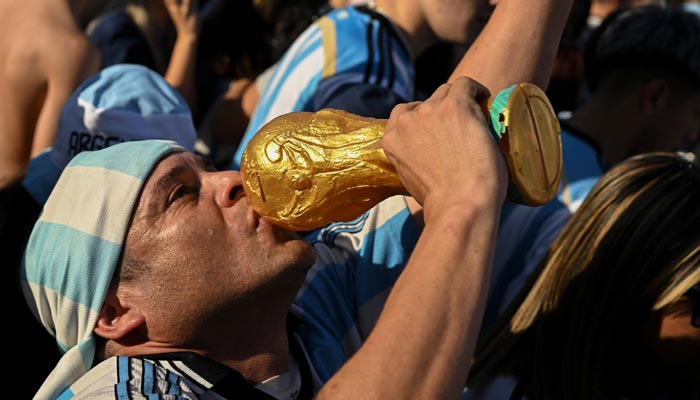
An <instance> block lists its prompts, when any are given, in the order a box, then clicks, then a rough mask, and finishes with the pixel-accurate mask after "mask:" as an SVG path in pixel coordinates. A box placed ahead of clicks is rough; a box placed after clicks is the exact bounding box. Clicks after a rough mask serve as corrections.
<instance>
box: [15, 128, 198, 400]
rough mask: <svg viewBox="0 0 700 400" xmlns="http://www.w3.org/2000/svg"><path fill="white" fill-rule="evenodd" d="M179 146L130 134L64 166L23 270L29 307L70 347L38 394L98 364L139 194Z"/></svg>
mask: <svg viewBox="0 0 700 400" xmlns="http://www.w3.org/2000/svg"><path fill="white" fill-rule="evenodd" d="M180 151H185V149H184V148H182V147H180V146H178V145H177V144H176V143H174V142H172V141H158V140H145V141H136V142H126V143H121V144H117V145H114V146H112V147H109V148H105V149H103V150H99V151H86V152H82V153H80V154H78V155H77V156H76V157H75V158H73V160H71V162H70V163H69V164H68V166H67V167H66V168H65V169H64V171H63V173H62V174H61V176H60V178H59V180H58V182H57V183H56V187H55V188H54V190H53V192H51V195H50V196H49V199H48V201H47V202H46V205H45V206H44V209H43V211H42V213H41V216H40V217H39V220H38V221H37V223H36V224H35V225H34V230H33V231H32V234H31V236H30V238H29V242H28V244H27V249H26V252H25V255H24V260H23V263H22V270H21V278H22V290H23V291H24V295H25V298H26V299H27V302H28V304H29V307H30V308H31V309H32V312H33V313H34V315H35V316H36V317H37V318H38V319H39V320H40V322H41V323H42V324H43V325H44V327H45V328H46V329H47V330H48V331H49V333H51V334H52V335H53V336H54V337H55V338H56V342H57V343H58V346H59V348H60V349H61V351H62V352H63V353H64V354H63V357H62V358H61V359H60V360H59V362H58V364H57V366H56V367H55V368H54V370H53V371H52V372H51V374H50V375H49V377H48V378H47V379H46V381H44V384H43V385H42V386H41V388H40V389H39V392H38V393H37V396H36V398H41V399H48V398H51V399H53V398H56V397H58V396H59V395H60V394H61V393H62V392H63V391H64V390H65V389H66V388H69V387H70V385H72V384H73V383H74V382H75V381H76V380H77V379H78V378H80V377H81V376H82V375H83V374H85V373H86V372H87V371H88V370H89V369H90V367H91V366H92V363H93V360H94V357H95V345H96V342H95V336H94V334H93V329H94V327H95V323H96V322H97V317H98V315H99V313H100V309H101V308H102V304H103V302H104V299H105V296H106V294H107V290H108V289H109V285H110V282H111V281H112V275H113V274H114V271H115V268H116V267H117V263H118V262H119V258H120V256H121V252H122V247H123V244H124V239H125V238H126V233H127V229H128V226H129V221H130V219H131V214H132V212H133V211H134V208H135V207H136V202H137V201H138V198H139V194H140V192H141V190H142V188H143V185H144V182H145V181H146V179H147V178H148V176H149V175H150V174H151V171H152V170H153V169H154V168H155V166H156V165H157V164H158V162H159V161H160V160H161V159H163V157H165V156H166V155H168V154H170V153H173V152H180Z"/></svg>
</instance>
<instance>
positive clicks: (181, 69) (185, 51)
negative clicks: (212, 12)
mask: <svg viewBox="0 0 700 400" xmlns="http://www.w3.org/2000/svg"><path fill="white" fill-rule="evenodd" d="M163 3H164V4H165V8H166V9H167V10H168V14H170V19H171V20H172V21H173V25H175V30H176V31H177V38H176V39H175V46H174V47H173V52H172V54H171V55H170V63H169V64H168V70H167V71H166V72H165V80H166V81H168V83H170V84H171V85H172V86H173V87H174V88H175V89H177V90H178V91H179V92H180V94H181V95H182V97H184V98H185V101H187V104H188V105H189V106H190V110H192V113H193V114H194V113H195V112H196V111H197V110H196V108H197V88H196V82H195V72H196V64H197V63H196V59H197V45H198V41H199V27H200V21H199V16H198V15H197V12H198V9H199V1H198V0H182V1H180V0H163Z"/></svg>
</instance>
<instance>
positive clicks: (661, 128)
mask: <svg viewBox="0 0 700 400" xmlns="http://www.w3.org/2000/svg"><path fill="white" fill-rule="evenodd" d="M672 93H673V92H672ZM699 139H700V93H690V94H689V93H687V92H686V93H683V94H673V97H672V98H671V99H670V101H669V102H668V103H667V104H666V105H665V106H664V107H663V108H662V109H661V110H660V111H659V112H657V113H656V114H655V115H654V116H653V119H652V121H650V123H649V125H648V126H647V129H646V132H645V133H644V135H643V136H642V139H641V140H640V143H639V148H638V149H635V151H636V153H641V152H648V151H678V150H686V151H688V150H692V149H693V148H694V147H695V146H696V145H697V144H698V141H699ZM636 153H635V154H636Z"/></svg>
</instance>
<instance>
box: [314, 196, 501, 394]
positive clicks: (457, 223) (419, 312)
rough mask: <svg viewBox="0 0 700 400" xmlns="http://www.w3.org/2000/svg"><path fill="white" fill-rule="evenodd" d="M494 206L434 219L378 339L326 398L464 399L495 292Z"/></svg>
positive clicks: (327, 388) (356, 357)
mask: <svg viewBox="0 0 700 400" xmlns="http://www.w3.org/2000/svg"><path fill="white" fill-rule="evenodd" d="M496 203H498V202H496V201H494V202H492V204H486V203H484V204H485V205H484V206H479V207H476V206H475V207H472V208H468V205H467V204H462V207H461V209H457V208H452V211H450V210H448V209H445V210H440V214H436V215H432V216H430V218H431V219H430V220H427V221H426V222H427V223H426V228H425V230H424V231H423V234H422V236H421V239H420V240H419V242H418V245H417V246H416V248H415V250H414V252H413V254H412V256H411V259H410V260H409V263H408V265H407V266H406V269H405V270H404V272H403V273H402V275H401V277H400V278H399V280H398V281H397V283H396V286H395V287H394V289H393V290H392V292H391V295H390V297H389V299H388V301H387V303H386V305H385V307H384V311H383V312H382V315H381V317H380V319H379V321H378V322H377V325H376V327H375V328H374V330H373V331H372V334H371V335H370V336H369V338H368V339H367V341H366V343H365V344H364V345H363V346H362V348H361V349H360V350H359V351H358V352H357V353H356V354H355V355H354V356H353V357H352V358H351V359H350V360H349V361H348V363H347V364H346V365H345V366H344V367H343V368H342V369H341V370H340V371H339V372H338V373H337V374H336V375H335V376H334V377H333V378H332V379H331V380H330V381H329V382H328V383H327V384H326V386H325V387H324V388H323V390H322V391H321V393H320V394H319V395H320V397H323V396H327V397H328V398H332V399H339V398H353V399H357V398H456V397H458V394H459V393H460V391H461V390H462V388H463V386H464V382H465V381H466V377H467V372H468V370H469V367H470V364H471V356H472V353H473V350H474V347H475V343H476V339H477V335H478V331H479V328H480V324H481V318H482V316H483V311H484V304H485V301H486V294H487V291H488V286H489V277H490V271H491V264H492V259H493V248H494V245H493V244H494V240H495V235H496V230H497V221H498V218H499V213H500V208H499V207H498V205H497V204H496Z"/></svg>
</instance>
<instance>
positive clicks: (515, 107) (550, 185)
mask: <svg viewBox="0 0 700 400" xmlns="http://www.w3.org/2000/svg"><path fill="white" fill-rule="evenodd" d="M482 109H483V111H484V115H485V116H486V119H487V123H488V125H489V127H490V130H491V134H492V135H493V137H494V139H496V141H497V142H498V146H499V149H500V151H501V153H502V154H503V156H504V157H505V160H506V164H507V166H508V173H509V179H510V182H509V187H508V200H509V201H512V202H516V203H519V204H525V205H530V206H538V205H542V204H545V203H546V202H548V201H549V200H551V199H552V198H553V197H554V195H555V194H556V192H557V189H558V186H559V179H560V176H561V165H562V154H561V138H560V127H559V122H558V120H557V118H556V115H555V114H554V110H553V109H552V106H551V104H550V103H549V100H548V99H547V97H546V95H545V94H544V92H543V91H542V90H541V89H540V88H538V87H537V86H535V85H532V84H529V83H521V84H518V85H513V86H511V87H509V88H507V89H504V90H503V91H501V92H499V93H498V94H497V95H496V96H492V97H491V98H489V99H488V101H487V102H486V103H485V104H482ZM387 121H388V120H386V119H375V118H368V117H361V116H358V115H354V114H350V113H348V112H345V111H341V110H335V109H323V110H320V111H318V112H316V113H309V112H293V113H289V114H285V115H281V116H279V117H277V118H275V119H273V120H272V121H270V122H269V123H267V124H266V125H265V126H263V127H262V128H261V129H260V130H259V131H258V132H257V133H256V135H255V136H254V137H253V138H252V139H251V141H250V142H249V143H248V145H247V147H246V149H245V151H244V152H243V157H242V159H241V175H242V177H243V190H244V191H245V194H246V196H247V197H248V199H249V201H250V204H251V206H252V207H253V209H254V210H255V211H256V212H257V213H258V214H259V215H260V216H262V217H263V218H265V219H266V220H268V221H269V222H270V223H272V224H274V225H277V226H279V227H282V228H286V229H290V230H295V231H307V230H312V229H315V228H318V227H320V226H323V225H326V224H328V223H330V222H334V221H350V220H352V219H355V218H357V217H358V216H360V215H361V214H362V213H364V212H365V211H367V210H368V209H370V208H371V207H372V206H374V205H376V204H377V203H379V202H380V201H382V200H384V199H386V198H388V197H390V196H394V195H398V194H407V193H406V190H405V188H404V187H403V185H402V184H401V180H400V179H399V176H398V174H397V173H396V170H395V169H394V167H393V165H392V164H391V162H390V161H389V160H388V159H387V158H386V155H385V154H384V150H382V147H381V138H382V136H383V135H384V130H385V128H386V123H387Z"/></svg>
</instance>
